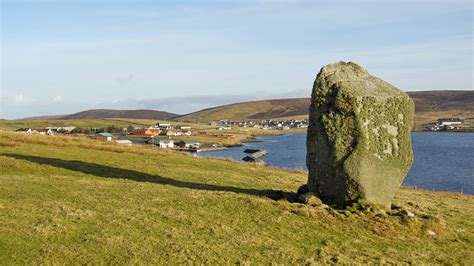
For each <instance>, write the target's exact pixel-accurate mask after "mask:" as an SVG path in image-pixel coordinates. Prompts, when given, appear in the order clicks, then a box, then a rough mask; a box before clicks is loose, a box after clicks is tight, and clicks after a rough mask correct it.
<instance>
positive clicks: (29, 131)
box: [15, 127, 32, 134]
mask: <svg viewBox="0 0 474 266" xmlns="http://www.w3.org/2000/svg"><path fill="white" fill-rule="evenodd" d="M15 132H21V133H27V134H31V133H32V129H31V128H29V127H25V128H19V129H17V130H15Z"/></svg>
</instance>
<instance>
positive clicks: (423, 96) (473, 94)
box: [408, 91, 474, 112]
mask: <svg viewBox="0 0 474 266" xmlns="http://www.w3.org/2000/svg"><path fill="white" fill-rule="evenodd" d="M408 94H409V95H410V96H411V97H412V99H413V101H414V102H415V108H416V112H438V111H452V110H461V111H471V112H472V111H474V91H414V92H409V93H408Z"/></svg>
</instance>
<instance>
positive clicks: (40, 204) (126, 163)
mask: <svg viewBox="0 0 474 266" xmlns="http://www.w3.org/2000/svg"><path fill="white" fill-rule="evenodd" d="M305 180H306V173H304V172H289V171H285V170H279V169H274V168H269V167H261V166H257V165H253V164H244V163H238V162H233V161H229V160H216V159H208V158H195V157H192V156H190V155H188V154H180V153H175V152H166V151H157V150H153V149H149V148H146V147H137V146H133V147H123V146H118V145H116V144H112V143H106V142H99V141H93V140H86V139H79V138H70V137H59V136H55V137H49V136H35V135H27V134H15V133H7V132H0V261H1V262H2V264H6V265H10V264H130V263H134V264H164V263H171V264H176V263H190V262H198V263H207V264H230V263H232V264H234V263H239V264H249V263H256V264H268V263H270V262H275V263H284V264H294V263H298V264H303V263H306V264H311V263H314V262H316V263H356V264H357V263H368V262H374V263H397V264H410V263H416V264H465V265H472V264H473V263H474V198H473V197H472V196H463V195H460V194H452V193H437V192H428V191H419V190H418V191H415V190H410V189H402V190H400V192H399V193H398V194H397V196H396V203H397V204H398V205H400V206H402V207H404V208H408V209H410V210H411V211H413V212H414V213H415V214H416V218H414V219H409V220H406V219H403V218H401V217H398V216H388V217H378V216H374V215H371V214H362V215H357V214H349V213H348V214H347V215H343V214H342V212H340V211H337V210H334V209H331V208H330V209H324V208H320V207H311V206H309V205H303V204H299V203H294V202H292V200H291V199H292V197H293V196H294V193H293V192H294V191H296V189H297V188H298V187H299V186H300V185H301V184H303V183H304V182H305ZM428 230H430V231H433V232H435V233H436V235H435V236H433V235H429V234H428Z"/></svg>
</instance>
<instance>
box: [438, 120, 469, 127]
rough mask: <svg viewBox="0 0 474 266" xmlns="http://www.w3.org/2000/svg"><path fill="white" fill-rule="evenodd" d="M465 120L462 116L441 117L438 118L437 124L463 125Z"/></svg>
mask: <svg viewBox="0 0 474 266" xmlns="http://www.w3.org/2000/svg"><path fill="white" fill-rule="evenodd" d="M462 123H463V120H462V119H460V118H441V119H438V121H437V122H436V125H438V126H453V125H462Z"/></svg>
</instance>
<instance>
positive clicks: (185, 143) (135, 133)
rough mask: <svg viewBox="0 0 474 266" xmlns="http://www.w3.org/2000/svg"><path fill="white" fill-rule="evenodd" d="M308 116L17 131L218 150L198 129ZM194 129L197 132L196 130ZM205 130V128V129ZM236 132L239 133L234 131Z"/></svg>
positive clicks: (291, 123)
mask: <svg viewBox="0 0 474 266" xmlns="http://www.w3.org/2000/svg"><path fill="white" fill-rule="evenodd" d="M307 127H308V120H307V119H303V120H295V119H287V120H261V121H251V120H249V121H246V120H241V121H231V120H220V121H215V122H210V123H208V124H207V128H206V130H203V129H202V128H200V129H194V128H192V127H191V126H190V125H179V124H171V123H167V122H165V123H163V122H159V123H156V124H155V125H148V126H147V125H143V126H140V127H134V126H132V125H129V126H128V127H118V126H109V127H107V128H82V127H74V126H66V127H44V128H30V127H25V128H19V129H17V130H15V131H16V132H21V133H26V134H39V135H57V134H61V135H70V136H77V137H87V138H90V139H97V140H102V141H113V142H116V143H118V144H120V145H128V146H130V145H133V144H144V145H154V146H156V147H158V148H164V149H174V150H180V151H189V152H199V151H201V150H203V149H204V150H218V149H223V148H224V147H223V145H221V144H219V143H217V141H216V143H209V141H207V142H206V143H201V142H198V141H194V140H192V139H191V138H190V137H191V136H193V135H194V133H196V132H197V133H198V134H206V135H207V136H209V137H211V139H212V137H215V138H216V139H218V138H219V137H222V136H224V137H227V136H230V135H233V134H232V133H231V132H228V133H216V132H219V131H222V130H226V131H231V130H233V131H232V132H234V131H241V130H244V131H247V130H246V129H245V128H251V129H255V130H260V131H262V130H264V131H267V130H274V131H283V130H290V129H299V128H307ZM193 131H194V132H193ZM203 131H204V132H203ZM234 134H235V133H234Z"/></svg>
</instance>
